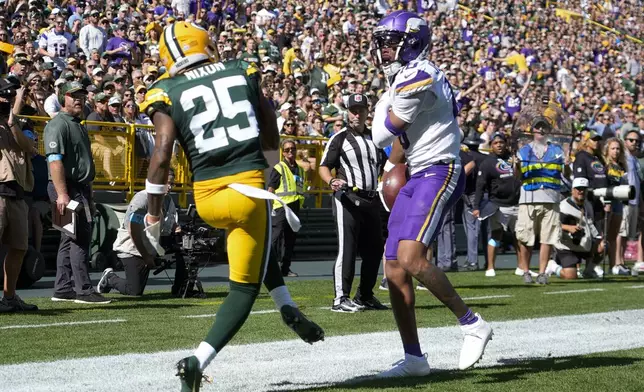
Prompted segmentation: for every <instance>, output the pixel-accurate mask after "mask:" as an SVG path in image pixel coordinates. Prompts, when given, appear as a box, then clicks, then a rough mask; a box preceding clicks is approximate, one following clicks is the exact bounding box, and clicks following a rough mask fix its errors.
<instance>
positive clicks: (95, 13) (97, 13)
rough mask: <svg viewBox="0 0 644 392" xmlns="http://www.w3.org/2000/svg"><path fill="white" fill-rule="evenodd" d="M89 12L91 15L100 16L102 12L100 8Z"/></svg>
mask: <svg viewBox="0 0 644 392" xmlns="http://www.w3.org/2000/svg"><path fill="white" fill-rule="evenodd" d="M89 14H90V15H91V16H99V15H100V14H101V13H100V11H99V10H92V11H91V12H90V13H89Z"/></svg>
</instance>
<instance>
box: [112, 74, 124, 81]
mask: <svg viewBox="0 0 644 392" xmlns="http://www.w3.org/2000/svg"><path fill="white" fill-rule="evenodd" d="M123 81H125V77H124V76H123V75H116V77H115V78H114V83H123Z"/></svg>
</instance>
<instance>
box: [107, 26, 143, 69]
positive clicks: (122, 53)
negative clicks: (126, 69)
mask: <svg viewBox="0 0 644 392" xmlns="http://www.w3.org/2000/svg"><path fill="white" fill-rule="evenodd" d="M126 31H127V25H125V24H121V25H119V26H118V28H117V29H116V31H114V37H113V38H110V39H109V41H107V46H106V47H105V53H107V54H109V55H111V56H112V59H114V61H115V62H116V63H117V64H120V63H121V61H123V59H127V60H129V61H130V62H131V61H132V51H133V50H134V48H135V47H136V44H135V43H134V42H132V41H130V40H128V39H126V38H125V32H126Z"/></svg>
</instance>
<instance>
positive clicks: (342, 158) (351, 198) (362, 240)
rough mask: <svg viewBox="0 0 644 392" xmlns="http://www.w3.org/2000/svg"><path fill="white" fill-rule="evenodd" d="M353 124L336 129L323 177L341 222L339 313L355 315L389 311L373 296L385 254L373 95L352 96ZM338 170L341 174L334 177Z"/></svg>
mask: <svg viewBox="0 0 644 392" xmlns="http://www.w3.org/2000/svg"><path fill="white" fill-rule="evenodd" d="M347 109H348V110H349V113H348V120H349V121H348V126H347V127H346V128H343V129H342V130H340V131H339V132H337V133H335V134H334V135H333V136H332V137H331V139H329V142H328V144H327V146H326V148H325V150H324V154H323V155H322V162H321V163H320V169H319V171H320V177H321V178H322V180H323V181H324V182H326V183H327V184H329V186H330V187H331V189H333V214H334V216H335V218H336V221H337V225H338V244H339V249H338V257H337V259H336V261H335V264H334V267H333V282H334V288H335V298H334V300H333V307H332V308H331V310H332V311H334V312H341V313H355V312H357V311H360V310H363V309H374V310H383V309H387V307H386V306H384V305H383V304H381V303H380V301H378V299H377V298H376V297H374V295H373V287H374V286H375V284H376V280H377V278H378V269H379V268H380V260H381V258H382V253H383V238H382V225H381V222H380V199H379V197H378V192H377V191H376V187H377V186H378V173H379V169H380V166H381V165H382V164H383V163H384V162H385V160H386V156H385V154H384V151H382V150H379V149H378V148H376V145H375V144H374V143H373V142H372V141H371V130H369V129H368V128H366V127H365V121H366V119H367V112H368V110H369V107H368V104H367V97H366V96H364V95H363V94H351V95H350V96H349V98H348V104H347ZM332 169H335V171H336V177H333V176H332V175H331V170H332ZM358 252H359V254H360V256H361V258H362V267H361V270H360V275H361V280H360V286H359V287H358V290H357V292H356V295H355V297H354V299H353V300H351V299H350V298H349V296H350V294H351V284H352V283H353V276H354V274H355V263H356V254H357V253H358Z"/></svg>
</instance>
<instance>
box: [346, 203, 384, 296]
mask: <svg viewBox="0 0 644 392" xmlns="http://www.w3.org/2000/svg"><path fill="white" fill-rule="evenodd" d="M356 204H357V205H356ZM333 216H334V217H335V219H336V225H337V232H338V257H337V258H336V261H335V264H334V265H333V286H334V289H335V299H334V300H333V303H334V304H339V303H340V301H341V300H342V298H343V297H347V298H348V297H349V296H350V295H351V285H352V283H353V277H354V275H355V268H356V255H358V254H359V255H360V257H361V258H362V266H361V268H360V285H359V286H358V290H357V291H356V295H355V298H357V299H361V300H365V301H366V300H370V299H371V298H373V287H374V286H375V285H376V280H377V279H378V269H379V268H380V262H381V260H382V254H383V252H384V249H383V246H384V241H383V237H382V224H381V221H380V202H379V200H378V197H377V196H376V197H375V198H373V199H367V198H362V197H359V196H357V195H356V194H353V193H343V192H335V194H334V197H333Z"/></svg>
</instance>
